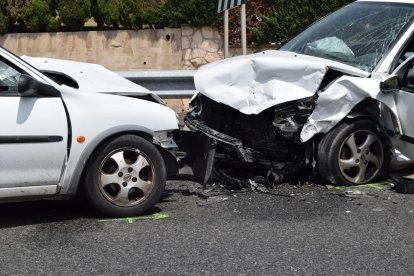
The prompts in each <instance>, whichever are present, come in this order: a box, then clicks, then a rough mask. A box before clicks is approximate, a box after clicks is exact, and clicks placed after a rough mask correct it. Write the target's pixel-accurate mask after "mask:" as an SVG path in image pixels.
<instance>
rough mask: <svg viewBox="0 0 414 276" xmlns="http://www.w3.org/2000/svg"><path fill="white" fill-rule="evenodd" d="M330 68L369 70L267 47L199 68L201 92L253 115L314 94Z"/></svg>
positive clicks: (355, 72)
mask: <svg viewBox="0 0 414 276" xmlns="http://www.w3.org/2000/svg"><path fill="white" fill-rule="evenodd" d="M328 68H332V69H336V70H339V71H342V72H344V73H348V74H353V75H358V76H364V77H366V76H368V75H369V74H368V73H367V72H364V71H362V70H359V69H357V68H354V67H351V66H348V65H345V64H342V63H338V62H334V61H329V60H326V59H321V58H315V57H309V56H303V55H298V54H295V53H291V52H284V51H266V52H261V53H258V54H253V55H247V56H239V57H235V58H231V59H226V60H222V61H218V62H215V63H212V64H209V65H206V66H203V67H202V68H201V69H199V70H198V71H197V73H196V75H195V77H194V82H195V86H196V89H197V91H198V92H200V93H201V94H203V95H205V96H207V97H209V98H210V99H212V100H214V101H216V102H219V103H223V104H225V105H228V106H230V107H232V108H235V109H237V110H239V111H240V112H242V113H244V114H247V115H250V114H259V113H261V112H262V111H264V110H266V109H268V108H270V107H272V106H275V105H277V104H281V103H285V102H289V101H293V100H299V99H304V98H307V97H311V96H313V95H314V94H315V93H316V92H317V91H318V89H319V87H320V85H321V83H322V80H323V78H324V76H325V74H326V72H327V71H328Z"/></svg>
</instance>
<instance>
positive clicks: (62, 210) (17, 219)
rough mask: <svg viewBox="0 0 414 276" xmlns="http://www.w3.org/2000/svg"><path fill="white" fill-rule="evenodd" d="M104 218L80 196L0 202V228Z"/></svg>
mask: <svg viewBox="0 0 414 276" xmlns="http://www.w3.org/2000/svg"><path fill="white" fill-rule="evenodd" d="M159 212H161V209H160V208H158V207H153V208H151V209H150V210H149V211H148V212H147V213H146V214H145V215H152V214H156V213H159ZM105 218H107V217H105V216H104V215H102V214H100V213H99V212H97V211H96V210H95V209H94V208H93V207H92V206H91V205H90V204H89V203H88V202H87V201H86V200H84V199H80V198H72V199H66V200H40V201H30V202H19V203H2V204H0V229H2V228H12V227H18V226H26V225H36V224H44V223H53V222H65V221H74V220H78V219H86V220H94V221H95V220H98V219H105Z"/></svg>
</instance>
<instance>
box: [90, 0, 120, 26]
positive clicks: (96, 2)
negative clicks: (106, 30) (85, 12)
mask: <svg viewBox="0 0 414 276" xmlns="http://www.w3.org/2000/svg"><path fill="white" fill-rule="evenodd" d="M120 2H121V3H122V2H123V1H117V0H92V3H91V4H92V8H91V12H92V16H93V18H94V19H95V22H96V24H97V25H98V28H99V29H102V28H103V26H104V24H105V25H106V26H114V27H117V26H118V25H119V18H120V5H119V4H120Z"/></svg>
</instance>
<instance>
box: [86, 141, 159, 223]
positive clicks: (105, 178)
mask: <svg viewBox="0 0 414 276" xmlns="http://www.w3.org/2000/svg"><path fill="white" fill-rule="evenodd" d="M90 160H91V162H90V163H89V164H88V167H87V173H86V183H85V184H86V186H85V188H86V189H85V190H86V195H87V197H88V199H89V201H90V202H91V203H92V205H93V206H94V207H95V208H96V209H97V210H98V211H100V212H102V213H103V214H105V215H107V216H111V217H128V216H129V217H130V216H138V215H141V214H143V213H145V212H147V211H148V210H149V209H150V208H151V207H152V206H154V205H155V204H156V203H157V202H158V201H159V199H160V198H161V196H162V193H163V191H164V188H165V183H166V167H165V163H164V160H163V159H162V156H161V154H160V153H159V152H158V150H157V149H156V148H155V146H154V145H152V144H151V143H150V142H148V141H147V140H145V139H143V138H141V137H138V136H134V135H124V136H121V137H118V138H116V139H114V140H111V141H109V142H108V143H106V144H104V145H103V146H101V147H100V148H98V149H97V150H96V151H95V153H94V154H93V155H92V157H91V159H90Z"/></svg>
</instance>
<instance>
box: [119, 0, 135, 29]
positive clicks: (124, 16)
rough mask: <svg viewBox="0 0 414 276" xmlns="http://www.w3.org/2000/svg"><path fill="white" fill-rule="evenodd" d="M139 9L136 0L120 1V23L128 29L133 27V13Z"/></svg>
mask: <svg viewBox="0 0 414 276" xmlns="http://www.w3.org/2000/svg"><path fill="white" fill-rule="evenodd" d="M137 10H138V7H137V4H136V2H135V1H134V0H121V1H119V24H120V25H122V26H123V27H124V28H126V29H131V28H132V25H133V24H132V23H133V15H134V13H136V12H137Z"/></svg>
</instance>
